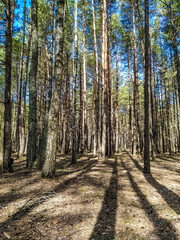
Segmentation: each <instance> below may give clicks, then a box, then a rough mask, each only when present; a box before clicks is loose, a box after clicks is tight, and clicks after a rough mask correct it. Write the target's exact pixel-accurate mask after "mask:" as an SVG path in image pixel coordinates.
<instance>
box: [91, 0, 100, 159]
mask: <svg viewBox="0 0 180 240" xmlns="http://www.w3.org/2000/svg"><path fill="white" fill-rule="evenodd" d="M91 4H92V14H93V33H94V55H95V77H94V123H95V126H94V155H95V154H96V150H97V145H98V131H99V98H98V96H99V94H98V85H99V73H98V52H97V40H96V21H95V13H94V1H93V0H92V2H91Z"/></svg>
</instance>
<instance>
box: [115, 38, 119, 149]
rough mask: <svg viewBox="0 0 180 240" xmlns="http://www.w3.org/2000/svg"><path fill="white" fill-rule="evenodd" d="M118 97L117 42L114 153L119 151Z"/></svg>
mask: <svg viewBox="0 0 180 240" xmlns="http://www.w3.org/2000/svg"><path fill="white" fill-rule="evenodd" d="M118 95H119V72H118V51H117V42H116V107H115V118H116V127H115V129H116V130H115V133H116V148H115V151H116V153H118V151H119V117H118V115H119V109H118V108H119V107H118Z"/></svg>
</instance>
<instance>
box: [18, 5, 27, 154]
mask: <svg viewBox="0 0 180 240" xmlns="http://www.w3.org/2000/svg"><path fill="white" fill-rule="evenodd" d="M25 23H26V0H24V20H23V37H22V45H21V56H20V64H19V72H18V96H17V118H16V145H17V151H18V156H19V153H20V145H21V144H22V140H23V136H22V126H21V125H20V123H21V121H20V120H21V119H20V117H21V89H22V75H23V57H24V40H25V27H26V25H25Z"/></svg>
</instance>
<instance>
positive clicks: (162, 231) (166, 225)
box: [121, 160, 178, 240]
mask: <svg viewBox="0 0 180 240" xmlns="http://www.w3.org/2000/svg"><path fill="white" fill-rule="evenodd" d="M121 164H122V167H123V168H124V169H125V170H126V171H127V176H128V178H129V181H130V183H131V186H132V188H133V190H134V191H135V192H136V194H137V196H138V198H139V201H140V204H141V207H142V208H143V209H144V211H145V213H146V214H147V216H148V218H149V220H150V221H151V222H152V223H153V225H154V228H155V234H156V235H157V236H158V237H159V239H161V240H178V237H177V235H176V229H175V228H174V226H173V225H172V224H171V222H169V221H168V220H166V219H164V218H162V217H160V215H159V214H158V213H157V212H156V211H155V210H154V208H153V207H152V206H151V204H150V203H149V202H148V200H147V199H146V196H145V195H144V194H143V193H142V192H141V190H140V188H139V187H138V185H137V183H136V182H135V181H134V179H133V177H132V174H131V173H130V169H129V168H128V167H126V165H125V163H124V162H123V161H122V160H121Z"/></svg>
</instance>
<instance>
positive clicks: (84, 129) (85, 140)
mask: <svg viewBox="0 0 180 240" xmlns="http://www.w3.org/2000/svg"><path fill="white" fill-rule="evenodd" d="M86 91H87V90H86V20H85V0H83V125H82V133H83V137H82V141H83V144H82V149H83V150H85V151H87V145H88V127H87V99H86V98H87V96H86V95H87V94H86Z"/></svg>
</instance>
